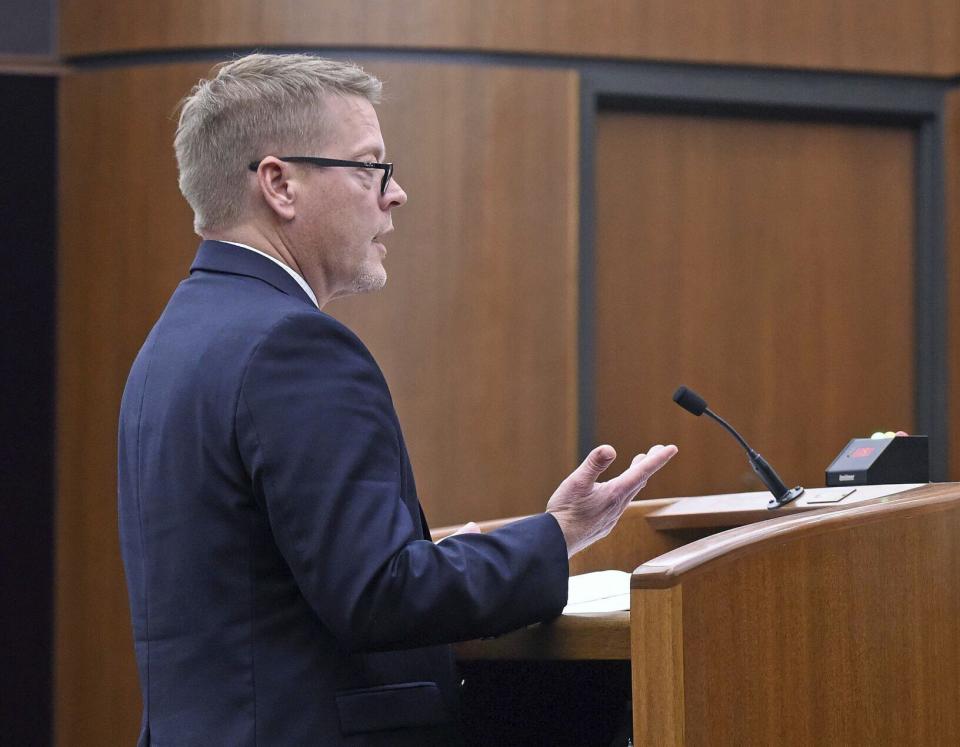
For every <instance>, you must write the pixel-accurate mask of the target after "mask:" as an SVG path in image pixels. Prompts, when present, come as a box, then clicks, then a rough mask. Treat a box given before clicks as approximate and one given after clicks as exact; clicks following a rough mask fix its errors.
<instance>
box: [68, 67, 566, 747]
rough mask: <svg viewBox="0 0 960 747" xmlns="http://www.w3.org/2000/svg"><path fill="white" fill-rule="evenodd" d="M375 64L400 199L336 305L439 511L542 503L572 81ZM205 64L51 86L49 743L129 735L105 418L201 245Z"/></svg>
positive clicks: (134, 703)
mask: <svg viewBox="0 0 960 747" xmlns="http://www.w3.org/2000/svg"><path fill="white" fill-rule="evenodd" d="M373 67H374V72H377V73H380V74H381V75H382V76H383V77H384V78H386V79H387V82H388V88H387V90H388V92H389V94H388V102H387V103H386V104H384V106H383V107H382V108H381V118H382V122H383V129H384V133H385V137H386V142H387V144H388V148H389V150H390V152H391V154H392V155H393V158H394V160H395V161H396V162H397V169H398V170H397V176H398V178H399V179H400V180H401V182H402V183H403V184H404V186H405V188H406V189H407V191H408V193H409V194H410V203H409V205H408V206H407V207H405V208H403V210H402V211H398V213H397V226H398V230H397V232H396V233H395V234H394V235H393V237H392V238H391V241H390V242H389V245H390V257H389V259H388V271H389V272H390V274H391V281H390V283H389V284H388V289H387V290H385V291H384V292H383V293H382V294H381V295H380V296H379V297H378V296H367V297H365V298H363V299H357V301H358V303H354V302H353V301H344V302H338V303H337V304H336V307H334V305H331V307H330V310H331V311H332V312H333V313H335V314H337V315H339V316H341V317H342V318H344V319H346V320H348V321H349V322H350V323H352V324H355V326H356V327H357V328H358V329H359V331H360V333H361V335H363V336H364V337H367V338H368V341H369V342H370V344H371V347H372V348H373V350H374V352H375V354H376V355H378V356H379V357H380V359H381V361H382V363H383V367H384V369H385V372H386V375H387V378H388V380H390V381H391V383H392V385H393V392H394V397H395V400H396V404H397V407H398V410H399V412H400V414H401V417H402V419H403V421H404V427H405V429H406V432H407V435H408V438H409V446H410V452H411V456H412V459H413V461H414V467H415V470H416V474H417V478H418V482H419V484H420V488H421V495H422V497H423V502H424V506H425V509H426V512H427V514H428V516H430V518H431V521H433V522H434V523H437V524H440V523H448V522H449V523H452V522H456V521H461V522H462V521H466V520H468V519H483V518H486V517H490V516H502V515H507V514H518V513H530V512H534V511H540V510H542V509H543V506H544V504H545V502H546V500H547V498H548V497H549V495H550V494H551V492H552V491H553V489H554V488H555V486H556V484H557V483H558V482H559V481H560V480H561V479H562V478H563V477H564V476H565V475H566V473H567V472H568V471H569V470H570V469H572V467H573V466H574V462H575V443H576V416H575V413H576V410H577V407H576V401H575V396H576V300H577V299H576V274H575V268H576V245H575V237H576V226H577V223H576V209H575V200H576V178H575V175H576V172H577V169H576V165H575V164H576V159H577V153H576V122H577V117H576V115H575V112H576V105H577V82H576V78H575V76H573V75H572V74H570V73H567V72H538V71H516V70H510V69H503V68H490V67H485V68H481V69H475V70H470V69H464V68H460V67H455V66H443V67H441V68H435V67H427V66H422V67H421V66H416V65H399V66H397V65H389V66H388V65H384V66H373ZM208 69H209V65H208V64H202V65H197V64H193V65H171V66H149V67H148V66H145V67H134V68H130V69H126V70H113V71H92V72H87V73H81V74H75V75H70V76H67V77H65V78H64V79H63V81H62V88H61V91H62V95H61V107H60V133H61V143H60V170H61V189H60V207H61V213H60V231H59V234H60V265H59V287H60V291H59V309H58V318H59V327H58V329H59V338H58V347H59V369H58V404H59V412H58V454H57V459H58V472H59V475H58V478H59V488H58V496H59V508H58V517H57V523H58V528H57V578H58V582H57V591H56V595H57V598H56V604H57V620H56V643H57V649H56V706H57V707H56V711H57V714H56V716H57V717H56V731H57V743H58V744H61V745H87V744H89V745H107V744H111V745H112V744H132V743H133V742H134V741H135V735H136V730H137V725H138V723H139V713H140V698H139V692H138V686H137V681H136V671H135V667H134V660H133V642H132V639H131V633H130V627H129V615H128V611H127V596H126V591H125V587H124V582H123V575H122V570H121V563H120V555H119V547H118V540H117V527H116V429H117V415H118V409H119V402H120V394H121V391H122V388H123V384H124V381H125V379H126V375H127V372H128V369H129V366H130V363H131V362H132V360H133V358H134V356H135V354H136V351H137V350H138V348H139V346H140V345H141V344H142V342H143V340H144V338H145V336H146V334H147V332H148V331H149V329H150V327H151V326H152V324H153V323H154V321H155V320H156V318H157V317H158V315H159V314H160V312H161V310H162V308H163V306H164V304H165V303H166V301H167V298H168V297H169V295H170V293H171V291H172V290H173V288H174V287H175V285H176V284H177V283H178V282H179V280H180V279H182V278H183V277H184V276H185V275H186V273H187V270H188V268H189V265H190V261H191V260H192V258H193V255H194V253H195V251H196V246H197V241H198V240H197V238H196V237H195V236H194V235H193V233H192V228H191V223H192V216H191V213H190V210H189V208H188V206H187V205H186V203H185V202H184V201H183V199H182V198H181V196H180V194H179V192H178V190H177V178H176V166H175V162H174V157H173V152H172V141H173V132H174V129H175V120H174V118H173V116H172V114H173V110H174V106H175V104H176V102H177V101H178V100H179V98H180V97H181V96H182V95H183V94H184V93H185V92H186V91H188V90H189V88H190V86H191V85H192V84H193V83H194V82H195V81H196V79H197V78H199V77H201V76H203V75H205V74H206V73H207V71H208ZM545 154H548V155H549V158H545V157H544V156H545ZM545 195H547V196H548V197H549V199H544V196H545Z"/></svg>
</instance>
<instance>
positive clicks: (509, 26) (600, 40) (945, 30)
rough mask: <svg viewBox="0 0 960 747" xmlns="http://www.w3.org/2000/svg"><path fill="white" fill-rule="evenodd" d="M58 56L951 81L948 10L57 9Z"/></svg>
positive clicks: (588, 3) (233, 1)
mask: <svg viewBox="0 0 960 747" xmlns="http://www.w3.org/2000/svg"><path fill="white" fill-rule="evenodd" d="M60 9H61V21H62V22H61V33H60V38H61V51H62V53H63V54H64V55H65V56H71V57H75V56H83V55H90V54H104V53H111V52H122V51H145V50H158V49H182V48H212V47H255V46H285V45H286V46H352V47H358V46H359V47H362V46H376V47H386V48H398V49H416V48H430V49H461V50H485V51H500V52H526V53H532V54H556V55H578V56H579V55H582V56H594V57H616V58H633V59H649V60H665V61H678V62H701V63H713V64H730V65H758V66H773V67H798V68H817V69H830V70H859V71H873V72H892V73H909V74H917V75H935V76H949V75H952V74H956V73H958V72H960V6H958V4H957V3H956V2H954V0H916V1H915V2H909V1H908V0H898V1H897V2H894V3H877V2H874V1H873V0H848V1H847V2H843V3H838V2H834V1H833V0H817V1H816V2H813V1H811V2H806V3H782V2H779V0H749V1H747V2H745V1H744V0H719V1H715V2H710V3H703V2H695V1H694V0H685V1H683V2H675V1H673V0H648V1H647V2H638V1H637V0H613V1H611V0H579V1H578V2H567V3H557V2H553V1H552V0H487V1H486V2H482V3H478V2H474V1H473V0H445V1H444V2H436V0H405V2H395V3H382V2H379V0H354V1H353V2H350V3H344V2H341V0H309V1H307V0H209V1H208V2H204V3H200V4H197V3H183V2H177V1H176V0H155V1H149V0H129V1H127V2H124V1H123V0H63V1H62V2H61V3H60Z"/></svg>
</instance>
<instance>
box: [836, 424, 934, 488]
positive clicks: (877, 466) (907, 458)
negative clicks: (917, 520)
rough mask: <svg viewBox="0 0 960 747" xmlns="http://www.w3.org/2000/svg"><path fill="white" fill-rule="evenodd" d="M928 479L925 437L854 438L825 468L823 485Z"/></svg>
mask: <svg viewBox="0 0 960 747" xmlns="http://www.w3.org/2000/svg"><path fill="white" fill-rule="evenodd" d="M904 482H930V450H929V445H928V443H927V437H926V436H894V437H893V438H855V439H853V440H852V441H850V443H848V444H847V445H846V447H844V449H843V451H841V452H840V454H839V456H837V458H836V459H834V460H833V463H832V464H831V465H830V466H829V467H827V487H828V488H835V487H840V486H843V485H888V484H892V483H904Z"/></svg>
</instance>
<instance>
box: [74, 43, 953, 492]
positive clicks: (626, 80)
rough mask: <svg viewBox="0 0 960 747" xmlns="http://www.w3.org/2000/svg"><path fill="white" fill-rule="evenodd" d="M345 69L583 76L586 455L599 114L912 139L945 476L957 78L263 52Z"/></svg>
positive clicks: (419, 52) (924, 377) (927, 389)
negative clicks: (743, 120)
mask: <svg viewBox="0 0 960 747" xmlns="http://www.w3.org/2000/svg"><path fill="white" fill-rule="evenodd" d="M259 49H261V50H262V51H273V52H283V51H286V52H294V51H302V52H310V53H314V54H323V55H327V56H330V57H333V58H338V59H351V58H361V57H362V58H364V59H367V60H383V61H389V62H414V63H433V64H444V63H446V64H460V65H504V66H513V67H536V68H547V69H549V68H560V69H564V70H572V71H575V72H578V73H579V74H580V76H581V93H580V107H581V111H580V136H579V139H580V154H581V163H580V196H581V199H580V205H581V209H580V229H579V239H580V268H579V269H580V287H579V295H580V309H581V312H580V318H579V324H578V338H579V358H580V364H579V371H578V374H579V376H578V393H579V402H578V422H579V434H578V440H577V442H578V444H579V450H580V453H581V454H585V453H586V452H588V451H589V450H590V448H592V446H593V445H594V436H595V433H596V426H595V420H596V392H595V384H596V362H595V357H596V329H595V325H596V319H595V301H596V289H595V246H596V206H595V202H594V200H595V188H594V187H595V183H594V179H595V175H594V169H595V166H594V143H595V139H596V115H597V112H599V111H601V110H603V109H631V110H638V111H646V112H669V113H674V114H676V113H685V114H690V115H708V116H736V117H751V118H758V117H759V118H778V119H790V120H815V121H829V122H848V123H860V124H878V125H887V126H901V127H907V128H911V129H913V130H914V131H915V132H916V137H917V150H916V190H915V194H916V205H915V215H916V237H915V257H916V268H915V269H916V273H915V274H916V289H915V297H916V301H915V309H914V320H915V333H916V357H915V375H916V377H915V378H916V391H915V411H916V421H917V422H916V425H917V429H918V430H919V431H920V432H923V433H927V434H929V435H930V437H931V439H930V443H931V453H930V467H931V478H932V479H934V480H938V481H939V480H944V479H946V478H947V463H948V460H947V455H948V453H949V443H948V441H947V439H948V435H949V428H948V424H949V415H948V394H949V392H948V356H947V321H948V320H947V288H946V279H945V278H946V256H945V236H946V229H945V220H946V212H945V204H944V190H945V177H944V173H943V159H944V137H943V117H944V111H943V110H944V103H943V102H944V95H945V94H946V92H947V91H949V90H950V89H951V87H952V86H954V85H956V83H957V82H958V81H960V78H953V79H946V78H923V77H913V76H894V75H878V74H872V73H863V74H857V73H849V72H831V71H818V70H786V69H769V68H752V67H737V66H719V65H700V64H679V63H658V62H651V61H639V60H638V61H623V60H610V59H599V58H582V57H556V56H540V55H533V54H499V53H489V52H459V51H449V50H439V49H404V50H393V49H384V48H376V47H350V48H347V47H319V48H318V47H313V48H304V47H295V48H294V47H269V48H268V47H261V48H259ZM250 51H253V49H252V48H236V49H183V50H164V51H145V52H135V53H115V54H107V55H95V56H86V57H78V58H73V59H70V60H69V62H70V63H71V64H72V65H73V66H74V67H75V68H76V69H78V70H92V69H101V68H115V67H130V66H136V65H158V64H174V63H184V62H198V61H204V60H208V61H210V62H211V63H213V62H216V61H220V60H223V59H227V58H229V57H230V56H233V55H241V54H246V53H248V52H250Z"/></svg>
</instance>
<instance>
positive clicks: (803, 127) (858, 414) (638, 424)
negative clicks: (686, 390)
mask: <svg viewBox="0 0 960 747" xmlns="http://www.w3.org/2000/svg"><path fill="white" fill-rule="evenodd" d="M913 147H914V136H913V134H912V132H911V131H910V130H909V129H906V128H904V129H888V128H880V127H867V126H853V125H834V124H813V123H801V122H775V121H760V120H746V119H732V118H712V117H709V116H704V117H687V116H660V115H642V114H624V113H605V114H603V115H601V116H600V117H599V128H598V141H597V204H598V216H597V225H598V241H597V250H596V254H597V291H596V297H597V311H596V313H597V375H596V379H597V390H596V391H597V434H598V438H599V440H601V441H609V442H611V443H614V444H616V445H618V447H619V448H621V449H628V450H630V451H631V452H633V451H637V450H640V449H643V448H646V446H648V445H649V444H651V443H653V442H661V443H662V442H674V443H676V444H678V446H679V447H680V455H679V456H678V458H677V459H675V460H674V463H672V464H671V465H670V466H669V467H668V468H667V469H665V470H664V471H663V473H662V474H659V475H657V477H656V479H654V480H653V481H651V484H650V485H649V486H648V487H647V489H646V490H645V491H644V497H648V498H650V497H656V496H676V495H699V494H701V493H710V492H717V493H720V492H736V491H739V490H752V489H762V486H761V485H760V483H759V482H758V481H757V480H756V478H755V476H754V475H753V472H752V470H751V469H750V467H749V465H748V463H747V460H746V456H745V455H744V454H743V452H742V450H741V449H740V447H739V446H738V445H737V444H736V442H735V441H734V440H733V439H731V438H730V437H729V436H728V435H727V434H725V433H722V432H721V429H720V428H719V426H717V425H716V424H715V423H711V422H707V419H706V418H701V419H695V418H694V417H693V416H691V415H689V414H688V413H685V412H683V411H682V410H681V409H680V408H678V407H677V406H676V405H675V404H674V403H673V402H672V401H671V394H672V392H673V390H674V389H675V388H676V387H677V386H678V385H680V384H686V385H689V386H690V387H692V388H694V389H696V390H697V391H698V392H700V393H701V394H702V395H703V396H704V397H705V398H706V399H707V401H708V402H709V403H710V404H711V405H712V406H713V407H714V408H715V410H716V411H717V412H718V414H720V415H721V416H723V417H726V418H728V419H729V420H730V421H731V422H732V424H733V425H734V426H735V427H736V428H738V429H739V430H740V431H741V432H742V433H743V434H744V436H745V437H746V438H747V440H748V441H751V442H752V443H753V446H754V447H755V448H757V449H759V451H760V452H761V453H762V454H763V455H764V456H765V457H766V458H767V459H768V460H769V461H770V462H771V463H772V464H774V465H775V466H776V467H777V468H778V469H779V470H780V471H781V473H782V474H781V476H782V477H783V478H784V480H785V481H787V482H788V483H789V484H790V485H795V484H797V483H801V484H804V485H814V486H816V485H822V484H823V479H824V478H823V470H824V469H825V468H826V466H827V465H828V464H829V463H830V461H832V459H833V457H834V456H835V455H836V454H837V452H838V451H839V450H840V449H841V448H842V447H843V446H844V445H845V444H846V442H847V440H848V439H850V438H852V437H854V436H865V435H869V434H870V433H872V432H873V431H875V430H878V429H881V430H889V429H896V428H905V429H906V430H910V428H911V427H912V424H913V394H914V384H913V381H914V377H913V370H914V349H913V326H912V317H913V227H914V221H913V191H912V190H913V187H912V184H913V167H914V159H913Z"/></svg>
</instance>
